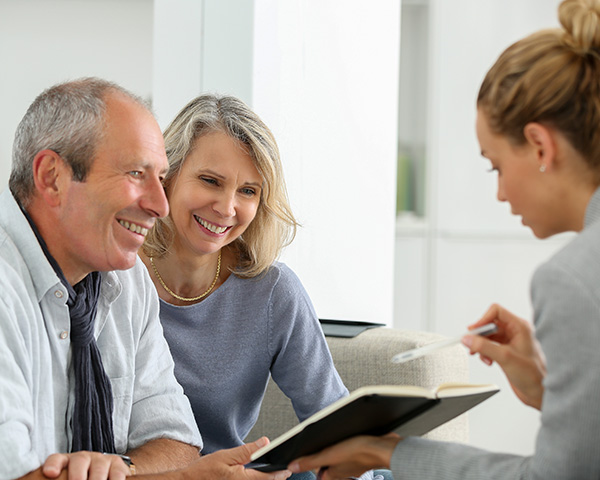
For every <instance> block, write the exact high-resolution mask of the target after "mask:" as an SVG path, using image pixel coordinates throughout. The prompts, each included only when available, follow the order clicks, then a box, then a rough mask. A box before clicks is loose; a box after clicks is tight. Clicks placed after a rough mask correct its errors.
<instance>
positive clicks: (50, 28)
mask: <svg viewBox="0 0 600 480" xmlns="http://www.w3.org/2000/svg"><path fill="white" fill-rule="evenodd" d="M558 3H559V1H558V0H486V1H481V0H402V1H400V0H394V1H390V0H370V1H368V2H366V1H364V0H363V1H359V0H154V1H152V0H0V68H1V70H0V71H1V75H0V83H1V86H2V88H0V189H4V188H5V187H6V184H7V180H8V175H9V172H10V162H11V148H12V140H13V136H14V131H15V128H16V126H17V124H18V122H19V120H20V119H21V117H22V116H23V114H24V113H25V111H26V109H27V107H28V105H29V104H30V103H31V101H32V100H33V99H34V98H35V96H36V95H37V94H39V93H40V92H41V91H42V90H43V89H45V88H46V87H49V86H50V85H52V84H54V83H57V82H61V81H64V80H68V79H73V78H78V77H82V76H100V77H103V78H106V79H109V80H113V81H116V82H117V83H119V84H121V85H123V86H124V87H126V88H128V89H130V90H132V91H134V92H135V93H137V94H139V95H141V96H143V97H145V98H147V99H148V100H150V101H151V102H152V105H153V108H154V111H155V114H156V116H157V119H158V121H159V123H160V125H161V127H162V128H164V127H166V125H167V124H168V123H169V121H170V120H171V119H172V118H173V116H174V115H175V113H176V112H177V111H178V110H179V109H180V108H181V107H183V105H185V104H186V103H187V102H188V101H189V100H190V99H192V98H193V97H195V96H197V95H198V94H200V93H202V92H216V93H223V94H233V95H236V96H238V97H240V98H241V99H242V100H244V101H245V102H247V103H248V104H249V105H250V106H251V107H252V108H253V109H254V110H255V111H256V112H257V113H258V114H259V115H260V116H261V117H262V118H263V120H264V121H265V122H266V123H267V124H268V125H269V126H270V127H271V129H272V130H273V132H274V134H275V136H276V138H277V139H278V142H279V146H280V149H281V152H282V157H283V163H284V167H285V173H286V180H287V184H288V190H289V194H290V199H291V202H292V207H293V209H294V211H295V214H296V215H297V218H298V219H299V221H300V222H301V223H302V225H303V227H302V229H301V230H300V232H299V234H298V236H297V239H296V240H295V242H294V243H293V244H292V245H291V246H290V247H288V248H287V250H286V251H285V253H284V255H283V258H282V260H283V261H285V262H286V263H288V264H289V265H290V266H291V267H292V268H293V269H294V270H295V271H296V273H297V274H298V275H299V277H300V278H301V280H302V282H303V283H304V285H305V287H306V288H307V290H308V292H309V294H310V295H311V298H312V299H313V301H314V304H315V307H316V309H317V313H318V314H319V316H320V317H321V318H331V319H338V320H359V321H374V322H381V323H385V324H386V325H389V326H394V327H396V328H400V329H417V330H430V331H435V332H438V333H441V334H444V335H451V336H455V335H459V334H461V333H462V332H463V331H464V330H465V328H466V326H467V325H468V324H470V323H472V322H473V321H475V320H477V319H478V318H479V316H480V315H481V314H483V313H484V311H485V310H486V309H487V307H488V306H489V304H491V303H492V302H498V303H501V304H503V305H504V306H505V307H507V308H509V309H510V310H512V311H513V312H514V313H516V314H519V315H521V316H524V317H526V318H531V306H530V302H529V281H530V278H531V275H532V272H533V271H534V269H535V268H536V266H537V265H539V264H540V263H541V262H542V261H544V259H546V258H548V257H549V256H550V255H551V254H552V253H553V252H554V251H555V250H556V249H558V248H560V247H561V246H562V245H563V244H564V242H565V241H566V240H567V239H568V238H569V235H564V236H559V237H555V238H552V239H549V240H545V241H539V240H536V239H534V238H533V236H532V235H531V233H530V232H529V230H527V229H526V228H524V227H523V226H522V225H521V224H520V219H519V218H515V217H512V216H511V215H510V209H509V207H508V205H505V204H500V203H498V202H497V201H496V183H495V182H496V178H495V175H494V174H491V173H488V171H487V170H488V168H489V164H488V162H487V161H485V160H483V159H482V158H481V156H480V154H479V148H478V144H477V141H476V137H475V131H474V123H475V99H476V95H477V91H478V87H479V84H480V82H481V80H482V79H483V76H484V75H485V73H486V71H487V69H488V68H489V67H490V66H491V65H492V63H493V62H494V61H495V59H496V58H497V56H498V55H499V54H500V53H501V51H502V50H503V49H504V48H506V47H507V46H508V45H509V44H511V43H512V42H514V41H516V40H517V39H519V38H520V37H522V36H524V35H526V34H528V33H531V32H532V31H534V30H536V29H539V28H544V27H554V26H557V20H556V16H557V15H556V7H557V6H558ZM470 362H471V377H472V381H474V382H480V383H497V384H498V385H500V386H501V388H502V393H501V394H500V395H497V396H496V397H494V398H492V399H491V400H490V401H489V402H487V403H486V406H485V408H483V407H482V408H479V409H475V410H474V411H473V412H472V413H471V414H470V424H471V442H472V443H473V444H475V445H477V446H481V447H484V448H490V449H494V450H501V451H507V452H515V453H519V454H528V453H531V452H532V451H533V446H534V442H535V431H536V429H537V427H538V424H539V418H538V415H537V413H536V412H535V411H534V410H532V409H528V408H527V407H523V406H522V405H521V404H520V403H519V402H518V401H517V400H516V399H515V398H514V397H513V394H512V392H511V391H510V387H509V386H508V385H507V384H506V382H505V381H504V378H503V376H502V374H501V372H500V371H499V369H498V368H497V367H495V366H494V367H492V368H488V367H485V366H482V365H481V364H480V362H479V361H478V360H477V359H475V358H473V359H472V360H470ZM507 419H508V420H507ZM516 426H518V431H515V428H516Z"/></svg>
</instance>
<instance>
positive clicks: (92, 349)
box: [21, 207, 116, 453]
mask: <svg viewBox="0 0 600 480" xmlns="http://www.w3.org/2000/svg"><path fill="white" fill-rule="evenodd" d="M21 210H22V211H23V214H24V215H25V217H26V218H27V220H28V221H29V224H30V225H31V229H32V230H33V232H34V233H35V236H36V237H37V239H38V242H39V243H40V246H41V247H42V250H43V251H44V254H45V255H46V258H47V259H48V261H49V262H50V265H52V268H53V269H54V271H55V272H56V275H58V278H59V279H60V281H61V282H62V284H63V285H64V286H65V287H66V288H67V291H68V292H69V299H68V301H67V305H68V306H69V313H70V316H71V346H72V353H73V356H72V360H71V365H72V368H73V373H74V376H75V406H74V409H73V418H72V419H71V422H72V428H73V444H72V445H71V451H72V452H77V451H79V450H88V451H95V452H105V453H116V449H115V440H114V433H113V424H112V412H113V396H112V387H111V384H110V379H109V378H108V376H107V375H106V372H105V371H104V366H103V365H102V357H101V356H100V351H99V350H98V345H96V339H95V338H94V320H95V318H96V308H97V306H98V297H99V295H100V283H101V277H100V273H99V272H92V273H90V274H89V275H87V276H86V277H85V278H84V279H83V280H81V281H80V282H79V283H77V284H76V285H75V287H72V286H71V285H70V284H69V282H68V281H67V279H66V278H65V276H64V274H63V272H62V270H61V268H60V266H59V265H58V263H57V262H56V260H55V259H54V257H52V255H51V254H50V252H49V251H48V247H47V245H46V242H45V241H44V239H43V238H42V236H41V235H40V233H39V231H38V229H37V228H36V226H35V224H34V223H33V220H32V219H31V217H30V216H29V215H28V214H27V212H26V211H25V209H24V208H23V207H21Z"/></svg>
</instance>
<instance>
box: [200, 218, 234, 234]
mask: <svg viewBox="0 0 600 480" xmlns="http://www.w3.org/2000/svg"><path fill="white" fill-rule="evenodd" d="M196 220H198V222H199V223H200V225H202V226H203V227H204V228H206V229H207V230H210V231H211V232H213V233H223V232H224V231H225V230H227V227H217V226H216V225H213V224H212V223H208V222H207V221H206V220H204V219H203V218H200V217H196Z"/></svg>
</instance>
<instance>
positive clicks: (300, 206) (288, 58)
mask: <svg viewBox="0 0 600 480" xmlns="http://www.w3.org/2000/svg"><path fill="white" fill-rule="evenodd" d="M255 4H256V9H255V27H254V31H255V47H254V68H255V70H254V89H253V106H254V108H255V109H256V110H257V111H258V112H259V113H260V114H261V115H262V116H263V118H264V119H265V120H266V122H267V123H268V124H269V125H270V126H271V127H272V129H273V131H274V133H275V135H276V137H277V138H278V139H279V143H280V147H281V151H282V156H283V159H284V167H285V174H286V179H287V182H288V187H289V193H290V198H291V202H292V205H293V208H294V210H295V213H296V215H297V216H298V218H299V220H300V222H301V223H302V225H303V227H302V229H301V230H300V231H299V233H298V237H297V239H296V241H295V242H294V243H293V244H292V245H291V246H290V247H288V249H287V250H286V251H285V254H284V257H283V258H284V260H285V261H286V262H287V263H289V264H290V265H292V268H294V269H295V270H296V272H297V273H298V275H299V276H300V278H301V279H302V281H303V282H304V284H305V286H306V288H307V290H308V292H309V294H310V295H311V298H312V299H313V301H314V303H315V306H316V308H317V312H318V314H319V315H320V316H321V317H322V318H334V319H349V320H365V321H376V322H384V323H388V324H391V320H392V313H393V262H392V261H391V259H392V258H393V250H394V243H393V242H394V216H395V213H394V212H395V158H396V137H397V133H396V132H397V129H396V125H397V113H396V102H397V95H398V93H397V91H398V58H399V53H398V50H399V33H400V31H399V20H400V11H399V3H398V2H389V1H388V0H378V1H370V2H364V1H362V0H361V1H358V0H351V1H349V0H326V1H323V0H320V1H298V0H296V1H286V2H278V1H276V0H257V1H256V2H255Z"/></svg>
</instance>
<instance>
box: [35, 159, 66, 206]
mask: <svg viewBox="0 0 600 480" xmlns="http://www.w3.org/2000/svg"><path fill="white" fill-rule="evenodd" d="M67 175H70V169H69V168H68V166H67V165H66V164H65V161H64V160H63V159H62V157H61V156H60V155H59V154H58V153H56V152H54V151H53V150H42V151H41V152H38V153H37V155H36V156H35V157H34V158H33V181H34V183H35V190H36V192H37V194H38V195H39V196H40V197H41V198H43V199H44V201H45V202H46V203H47V204H48V205H49V206H52V207H55V206H58V205H60V200H61V193H62V188H61V186H62V185H64V180H65V179H66V178H65V176H67Z"/></svg>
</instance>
